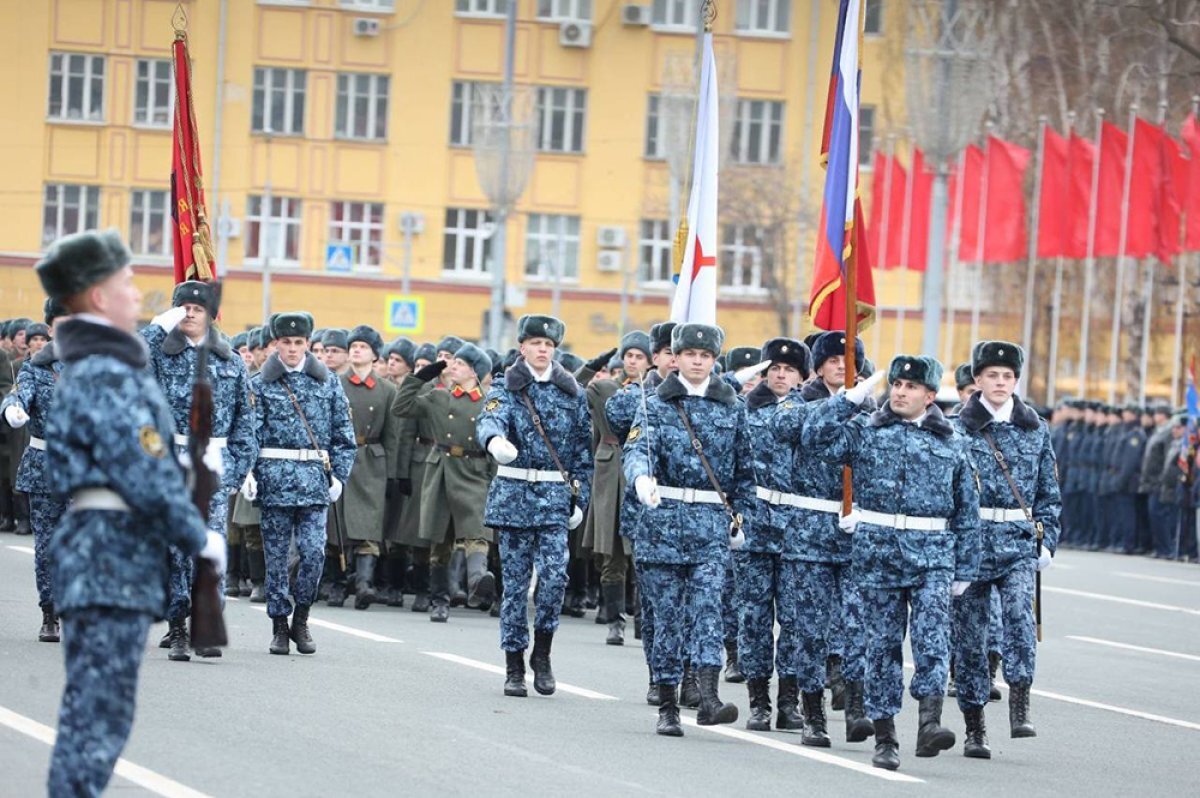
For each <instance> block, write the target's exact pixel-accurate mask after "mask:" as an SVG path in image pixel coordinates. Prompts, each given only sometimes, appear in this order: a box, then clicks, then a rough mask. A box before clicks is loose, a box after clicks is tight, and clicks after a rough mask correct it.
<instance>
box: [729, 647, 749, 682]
mask: <svg viewBox="0 0 1200 798" xmlns="http://www.w3.org/2000/svg"><path fill="white" fill-rule="evenodd" d="M725 681H727V682H729V683H730V684H741V683H742V682H744V681H746V676H745V674H743V673H742V666H741V665H739V664H738V650H737V641H736V640H726V641H725Z"/></svg>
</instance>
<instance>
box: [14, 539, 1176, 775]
mask: <svg viewBox="0 0 1200 798" xmlns="http://www.w3.org/2000/svg"><path fill="white" fill-rule="evenodd" d="M31 546H32V543H31V540H30V539H29V538H27V537H25V538H18V537H15V536H13V535H9V534H5V535H0V798H8V797H9V796H14V797H16V796H22V797H23V796H35V795H39V794H42V793H43V791H44V787H43V784H44V779H45V773H46V768H47V766H48V763H49V756H50V746H49V740H51V739H52V737H51V736H50V735H51V734H52V729H53V727H54V725H55V720H56V714H57V706H58V700H59V696H60V692H61V689H62V674H63V667H62V652H61V648H60V647H59V646H56V645H52V644H46V643H38V642H37V638H36V632H37V628H38V625H39V622H40V614H39V610H38V607H37V602H36V600H35V592H34V585H33V562H32V559H33V558H32V548H31ZM1045 591H1046V592H1045V601H1044V604H1045V629H1044V631H1045V641H1044V642H1043V644H1042V647H1041V649H1040V652H1039V662H1038V665H1039V668H1038V677H1037V681H1036V683H1035V685H1034V697H1033V701H1032V712H1031V715H1032V718H1033V720H1034V721H1035V723H1036V725H1037V728H1038V732H1039V735H1040V736H1039V737H1038V738H1037V739H1033V740H1011V739H1009V737H1008V713H1007V705H1006V703H1000V704H992V705H990V708H989V710H988V722H989V727H990V732H991V733H990V737H991V744H992V750H993V759H992V760H991V761H978V760H968V759H965V758H964V757H963V756H962V755H961V734H962V728H963V724H962V717H961V715H959V714H958V713H957V711H953V704H952V703H948V704H947V713H946V716H945V720H946V722H947V724H948V725H949V726H950V727H951V728H953V729H954V730H955V731H956V732H957V733H958V734H959V746H958V747H956V748H955V749H953V750H951V751H949V752H946V753H943V754H942V755H941V756H939V757H937V758H935V759H917V758H916V757H914V756H913V755H912V750H913V746H914V744H915V741H916V709H915V705H913V703H912V702H909V701H907V699H906V705H905V709H904V712H903V713H902V714H901V716H900V717H899V718H898V720H897V728H898V731H899V734H900V743H901V757H902V765H901V769H900V771H899V772H898V773H896V774H889V773H886V772H884V771H880V770H877V769H874V768H872V767H871V766H870V758H871V751H872V748H871V744H870V743H869V742H868V743H860V744H848V743H846V742H845V741H844V740H845V737H844V733H843V726H842V724H841V714H840V713H831V716H830V720H831V731H832V732H833V738H834V745H833V748H832V749H826V750H824V751H820V750H816V749H810V748H804V747H802V746H800V744H799V738H798V736H797V735H796V734H794V733H786V732H770V733H765V732H756V733H750V732H746V731H744V730H743V728H742V724H741V721H739V723H738V724H737V725H734V726H724V727H719V728H716V729H713V728H700V727H696V726H694V725H689V726H687V727H686V728H685V731H686V736H685V737H684V738H683V739H672V738H664V737H658V736H656V735H655V734H654V721H655V710H654V708H652V707H649V706H647V705H646V704H645V701H644V698H645V690H646V668H645V665H644V661H643V659H642V652H641V649H640V648H639V646H638V644H637V642H636V641H633V640H632V635H630V639H629V641H628V643H627V645H625V646H624V647H622V648H617V647H615V646H606V645H605V644H604V627H602V626H597V625H595V624H594V623H593V619H592V617H591V614H589V616H588V617H587V618H586V619H583V620H576V619H570V618H564V619H563V624H562V628H561V630H560V632H559V634H558V635H557V637H556V638H555V641H554V657H553V661H554V666H555V674H556V676H557V677H558V679H559V692H558V694H557V695H555V696H552V697H548V698H545V697H540V696H537V695H536V694H535V693H533V691H532V690H530V697H529V698H526V699H516V698H505V697H504V696H503V695H502V693H501V684H502V682H503V676H502V672H503V662H504V660H503V656H502V654H501V652H500V650H499V647H498V635H497V629H496V624H497V622H496V620H495V619H492V618H489V617H488V616H486V615H484V614H482V613H479V612H469V611H466V610H462V611H454V613H453V615H452V618H451V621H450V623H449V624H445V625H442V624H431V623H429V621H428V620H427V618H426V617H425V616H423V615H417V614H413V613H411V612H410V611H409V610H408V609H407V608H405V609H387V608H381V607H378V606H374V607H372V608H371V609H370V610H368V611H365V612H359V611H356V610H354V609H352V608H350V607H347V608H345V609H329V608H326V607H323V606H322V607H319V608H317V609H316V610H315V611H314V613H313V623H314V628H313V635H314V637H315V639H316V642H317V646H318V652H317V654H316V655H314V656H311V657H301V656H300V655H298V654H295V653H294V650H293V654H292V655H291V656H289V657H279V656H270V655H269V654H267V644H268V642H269V640H270V631H271V627H270V622H269V621H268V619H267V617H266V615H265V613H263V612H262V609H261V605H250V604H248V603H246V602H245V601H234V602H230V603H229V606H228V608H227V610H226V619H227V622H228V625H229V629H230V636H231V645H230V647H229V648H228V649H227V650H226V652H225V656H224V657H223V658H222V659H219V660H207V661H205V660H197V659H193V660H192V661H191V662H189V663H173V662H169V661H168V660H167V659H166V652H165V651H162V650H159V649H158V648H154V647H148V649H147V652H146V658H145V663H144V665H143V667H142V673H141V683H140V690H139V695H138V704H139V705H138V710H137V719H136V722H135V725H134V729H133V735H132V738H131V739H130V741H129V745H128V746H127V747H126V749H125V756H124V762H123V763H122V764H121V765H120V766H119V769H118V773H119V774H120V775H118V776H116V777H114V779H113V782H112V783H111V785H110V788H109V794H110V795H120V796H127V795H129V796H140V795H162V796H203V795H208V796H297V795H346V796H355V798H359V797H360V796H362V797H365V796H394V795H398V794H404V795H418V796H425V795H429V796H435V795H436V796H439V798H443V797H444V796H453V795H478V794H486V795H489V796H491V795H496V796H507V795H513V796H517V795H521V796H527V795H530V794H534V795H539V794H561V795H581V796H582V795H615V794H623V795H641V794H652V795H690V796H705V795H714V796H715V795H721V796H728V795H744V794H751V793H757V794H782V793H783V792H784V791H790V790H805V791H807V790H817V791H820V793H821V794H837V795H864V794H876V793H873V792H868V791H874V790H877V789H879V788H881V787H882V788H883V789H885V790H886V792H887V794H888V795H931V796H933V795H938V796H943V795H944V796H956V797H961V796H968V795H969V796H972V798H974V796H986V795H1002V794H1003V795H1008V796H1011V795H1020V796H1034V795H1047V796H1050V795H1056V796H1060V795H1081V794H1092V795H1130V794H1137V793H1143V794H1144V793H1149V792H1154V793H1157V794H1161V795H1186V794H1194V793H1195V789H1196V779H1195V767H1194V754H1195V751H1196V748H1197V745H1198V744H1200V689H1198V688H1200V568H1198V567H1196V566H1194V565H1193V566H1189V565H1183V564H1178V563H1170V562H1160V561H1154V560H1147V559H1142V558H1133V557H1119V556H1115V555H1109V554H1092V553H1083V552H1074V551H1067V552H1063V553H1061V554H1060V556H1059V558H1058V560H1057V561H1056V562H1055V565H1054V567H1053V568H1051V570H1050V571H1048V572H1047V574H1046V579H1045ZM164 628H165V627H164V626H163V625H161V624H160V625H157V626H155V627H153V628H152V629H151V638H152V639H151V640H150V642H149V644H148V646H154V644H155V643H156V642H157V640H158V637H159V636H161V634H162V631H163V630H164ZM630 631H632V630H630ZM772 688H774V685H773V686H772ZM772 692H774V689H772ZM722 695H723V697H724V698H725V699H726V700H729V699H733V700H734V701H735V702H736V703H737V704H738V706H739V708H740V710H741V712H742V715H743V718H742V719H743V720H744V717H745V713H746V711H747V699H746V694H745V689H744V686H742V685H728V684H723V685H722ZM684 715H685V722H689V721H690V719H691V718H692V717H694V713H692V712H689V711H686V710H685V711H684Z"/></svg>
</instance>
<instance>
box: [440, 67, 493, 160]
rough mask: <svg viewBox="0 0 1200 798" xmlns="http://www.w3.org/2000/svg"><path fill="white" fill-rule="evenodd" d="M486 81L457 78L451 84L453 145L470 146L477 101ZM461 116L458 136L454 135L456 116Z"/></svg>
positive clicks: (450, 131)
mask: <svg viewBox="0 0 1200 798" xmlns="http://www.w3.org/2000/svg"><path fill="white" fill-rule="evenodd" d="M485 85H488V84H487V82H486V81H479V80H456V81H454V82H453V83H451V84H450V126H449V129H448V133H449V135H448V138H449V140H450V146H451V147H470V146H471V141H472V131H471V128H472V127H473V126H474V122H475V120H474V115H475V103H476V102H477V101H478V99H479V87H480V86H485ZM456 115H457V116H458V118H459V131H458V136H457V137H456V136H455V135H454V117H455V116H456Z"/></svg>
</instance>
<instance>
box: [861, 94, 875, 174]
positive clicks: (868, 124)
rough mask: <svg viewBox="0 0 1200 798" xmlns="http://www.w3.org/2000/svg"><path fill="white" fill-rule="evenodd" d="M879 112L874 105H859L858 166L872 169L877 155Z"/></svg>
mask: <svg viewBox="0 0 1200 798" xmlns="http://www.w3.org/2000/svg"><path fill="white" fill-rule="evenodd" d="M877 117H878V112H877V111H876V109H875V106H873V105H859V107H858V168H859V169H866V170H867V171H870V170H871V168H872V166H873V161H872V159H873V158H874V157H875V140H876V138H878V137H877V136H876V132H877V130H878V125H877ZM864 133H865V135H864Z"/></svg>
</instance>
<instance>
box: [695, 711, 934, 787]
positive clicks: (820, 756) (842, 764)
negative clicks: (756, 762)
mask: <svg viewBox="0 0 1200 798" xmlns="http://www.w3.org/2000/svg"><path fill="white" fill-rule="evenodd" d="M680 720H681V721H682V723H683V725H684V726H687V727H688V728H695V729H702V730H704V731H706V732H712V733H713V734H719V735H721V736H722V737H731V738H733V739H734V740H741V741H742V742H746V743H753V744H754V745H761V746H763V747H764V748H771V749H774V750H776V751H782V752H783V753H785V754H791V755H793V756H798V757H803V758H804V759H811V760H813V761H814V762H820V763H822V764H825V765H833V766H835V767H839V768H845V769H846V770H853V771H855V772H856V773H862V774H863V775H865V776H874V777H875V778H878V779H883V780H884V781H899V782H906V783H908V784H924V783H925V780H924V779H918V778H916V777H915V776H909V775H906V774H904V773H898V772H896V771H892V770H883V769H882V768H877V767H875V766H874V765H868V764H865V763H863V762H855V761H854V760H852V759H843V758H842V757H840V756H834V755H833V754H827V753H825V752H823V751H818V750H816V749H814V748H805V747H803V746H800V745H794V744H789V743H785V742H781V741H780V740H778V739H775V738H773V737H765V736H761V735H757V734H751V733H750V732H747V731H742V730H741V729H734V728H731V727H729V726H701V725H699V724H697V723H696V719H695V718H692V717H684V718H681V719H680Z"/></svg>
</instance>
